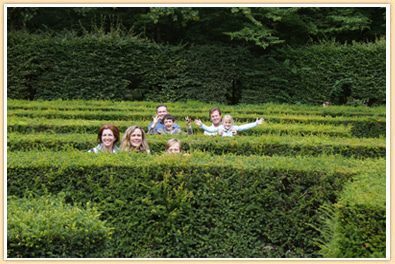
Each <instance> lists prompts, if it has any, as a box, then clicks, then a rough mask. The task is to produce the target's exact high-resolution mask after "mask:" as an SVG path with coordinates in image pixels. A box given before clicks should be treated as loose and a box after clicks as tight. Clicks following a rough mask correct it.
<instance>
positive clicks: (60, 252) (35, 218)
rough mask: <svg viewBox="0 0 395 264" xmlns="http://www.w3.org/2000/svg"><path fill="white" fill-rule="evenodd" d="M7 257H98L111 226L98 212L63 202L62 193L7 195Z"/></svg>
mask: <svg viewBox="0 0 395 264" xmlns="http://www.w3.org/2000/svg"><path fill="white" fill-rule="evenodd" d="M7 215H8V221H7V256H8V257H9V258H65V257H76V258H78V257H99V256H102V255H103V252H104V251H105V250H107V249H108V246H109V241H110V239H111V233H112V230H111V228H109V227H108V226H107V225H106V224H105V223H104V222H103V221H101V220H100V219H99V217H100V214H99V213H98V211H97V210H96V209H95V208H92V207H90V206H89V205H88V207H87V208H86V209H80V208H78V207H76V206H70V205H68V204H65V203H64V195H63V196H62V195H58V196H51V195H44V196H41V197H31V196H27V197H24V198H17V197H15V196H9V197H8V204H7Z"/></svg>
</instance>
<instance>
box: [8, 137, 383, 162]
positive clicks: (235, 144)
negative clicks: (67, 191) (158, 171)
mask: <svg viewBox="0 0 395 264" xmlns="http://www.w3.org/2000/svg"><path fill="white" fill-rule="evenodd" d="M173 137H177V138H179V139H180V140H181V141H182V142H183V149H184V150H185V151H189V152H191V151H196V150H200V151H206V152H210V153H212V154H224V153H234V154H237V155H268V156H273V155H281V156H294V155H313V156H317V155H320V154H339V155H343V156H346V157H350V156H352V157H358V158H366V157H385V154H386V146H385V140H384V139H374V138H372V139H362V138H360V139H354V138H338V137H337V138H329V137H324V136H319V137H318V136H309V137H302V136H288V135H282V136H278V135H264V136H257V137H253V136H249V137H242V136H238V137H233V138H222V137H207V136H204V135H193V136H181V135H177V136H174V135H163V136H162V135H154V136H153V135H149V136H148V143H149V145H150V149H151V152H152V153H161V152H164V151H165V143H166V141H167V140H168V139H170V138H173ZM96 140H97V136H96V135H95V134H62V135H59V134H43V133H39V134H19V133H10V134H8V144H7V149H8V150H9V151H29V150H53V151H61V150H68V149H78V150H82V151H86V150H88V149H90V148H92V147H94V146H95V143H96Z"/></svg>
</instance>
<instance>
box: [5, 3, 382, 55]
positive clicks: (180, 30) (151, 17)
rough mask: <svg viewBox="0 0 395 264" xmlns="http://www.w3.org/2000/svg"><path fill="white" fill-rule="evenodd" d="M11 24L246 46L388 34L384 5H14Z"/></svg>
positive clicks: (365, 38) (15, 27) (16, 27)
mask: <svg viewBox="0 0 395 264" xmlns="http://www.w3.org/2000/svg"><path fill="white" fill-rule="evenodd" d="M7 19H8V30H9V31H13V30H20V29H24V30H27V31H28V32H32V33H33V32H34V33H37V32H43V31H45V32H62V31H64V30H68V31H70V30H71V31H73V32H76V33H77V34H84V33H86V32H90V33H92V32H104V33H108V32H113V31H117V32H118V33H119V34H133V35H138V36H140V37H144V38H148V39H151V40H154V41H155V42H159V43H180V42H184V43H185V42H187V43H196V44H202V43H205V44H207V43H216V42H222V43H226V44H231V45H242V46H247V47H260V48H263V49H266V48H268V47H271V46H274V45H279V44H287V45H305V44H306V43H310V42H316V41H320V40H323V39H334V40H336V41H339V42H351V41H362V42H366V41H372V40H374V39H376V38H378V37H382V36H384V35H385V8H380V7H55V8H54V7H39V8H37V7H10V8H8V18H7Z"/></svg>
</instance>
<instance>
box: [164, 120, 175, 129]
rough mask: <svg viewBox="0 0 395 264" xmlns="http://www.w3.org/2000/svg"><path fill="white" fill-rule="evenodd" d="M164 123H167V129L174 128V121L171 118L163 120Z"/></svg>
mask: <svg viewBox="0 0 395 264" xmlns="http://www.w3.org/2000/svg"><path fill="white" fill-rule="evenodd" d="M163 124H164V125H165V129H166V130H168V131H170V130H171V129H172V127H173V124H174V122H173V120H171V119H165V120H164V121H163Z"/></svg>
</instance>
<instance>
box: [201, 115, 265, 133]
mask: <svg viewBox="0 0 395 264" xmlns="http://www.w3.org/2000/svg"><path fill="white" fill-rule="evenodd" d="M263 120H264V119H263V118H258V119H257V120H256V121H255V122H253V123H249V124H245V125H240V126H236V125H234V123H233V118H232V116H231V115H225V116H224V117H223V118H222V125H220V126H218V127H208V126H206V125H204V124H203V123H202V121H200V120H199V119H197V120H195V123H196V125H198V126H199V127H200V128H202V129H203V130H204V131H207V132H210V133H213V132H218V134H219V135H221V136H223V137H233V136H234V135H236V134H237V132H238V131H243V130H247V129H250V128H253V127H256V126H257V125H260V124H262V122H263Z"/></svg>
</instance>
